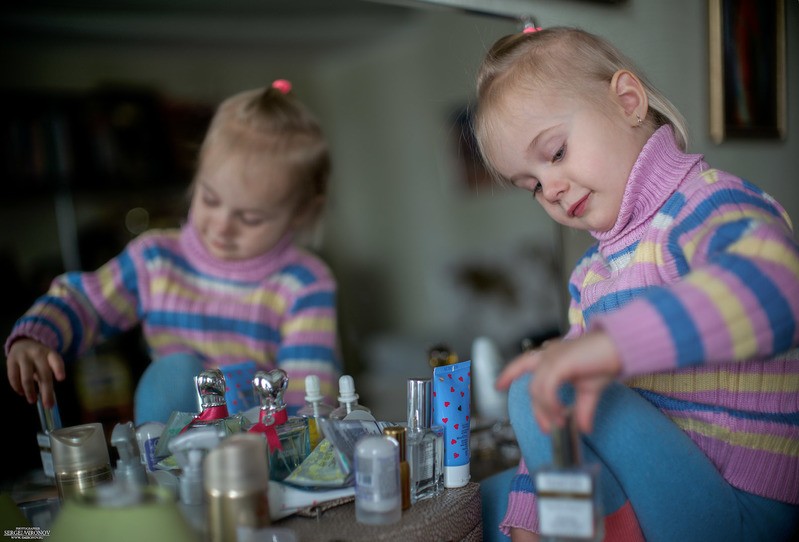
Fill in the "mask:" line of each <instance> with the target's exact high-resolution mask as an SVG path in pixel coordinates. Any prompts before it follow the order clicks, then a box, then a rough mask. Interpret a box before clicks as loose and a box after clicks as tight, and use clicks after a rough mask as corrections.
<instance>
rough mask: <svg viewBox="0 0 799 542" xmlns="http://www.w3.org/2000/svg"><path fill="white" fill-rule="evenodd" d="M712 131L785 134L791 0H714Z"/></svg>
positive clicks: (717, 136) (724, 136)
mask: <svg viewBox="0 0 799 542" xmlns="http://www.w3.org/2000/svg"><path fill="white" fill-rule="evenodd" d="M708 21H709V24H710V27H709V40H710V42H709V52H710V59H709V60H710V62H709V67H710V136H711V138H712V139H713V141H715V142H716V143H721V142H723V141H725V140H728V139H732V138H761V139H762V138H767V139H768V138H777V139H779V138H784V137H785V132H786V124H787V119H786V82H785V79H786V68H785V0H708Z"/></svg>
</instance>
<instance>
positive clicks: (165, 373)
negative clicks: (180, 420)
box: [133, 354, 204, 425]
mask: <svg viewBox="0 0 799 542" xmlns="http://www.w3.org/2000/svg"><path fill="white" fill-rule="evenodd" d="M203 368H204V367H203V363H202V360H201V359H200V358H198V357H197V356H194V355H192V354H172V355H169V356H164V357H162V358H158V359H154V360H153V361H152V362H151V363H150V365H148V366H147V368H146V369H145V370H144V373H142V376H141V378H140V379H139V383H138V384H137V385H136V392H135V394H134V398H133V418H134V423H135V424H136V425H140V424H142V423H144V422H161V423H166V422H167V420H169V416H170V415H171V414H172V412H173V411H175V410H177V411H180V412H197V411H198V404H197V387H196V385H195V383H194V377H195V376H197V375H198V374H200V373H201V372H202V370H203Z"/></svg>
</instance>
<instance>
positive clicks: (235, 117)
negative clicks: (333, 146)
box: [6, 80, 341, 424]
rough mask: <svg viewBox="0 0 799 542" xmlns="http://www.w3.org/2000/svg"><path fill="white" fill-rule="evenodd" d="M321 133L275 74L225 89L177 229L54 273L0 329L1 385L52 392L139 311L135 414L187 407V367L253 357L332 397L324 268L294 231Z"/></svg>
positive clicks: (313, 212)
mask: <svg viewBox="0 0 799 542" xmlns="http://www.w3.org/2000/svg"><path fill="white" fill-rule="evenodd" d="M329 172H330V157H329V151H328V144H327V141H326V139H325V136H324V134H323V132H322V130H321V127H320V126H319V124H318V122H317V121H316V119H315V118H314V116H313V115H312V114H311V112H310V111H309V110H308V109H307V108H306V107H305V106H304V105H303V104H302V103H301V102H299V101H298V100H297V98H296V97H295V96H294V95H293V93H292V92H291V85H290V83H289V82H288V81H285V80H278V81H276V82H275V83H273V84H272V85H271V86H269V87H267V88H261V89H255V90H249V91H245V92H241V93H238V94H236V95H234V96H231V97H230V98H228V99H227V100H225V101H224V102H223V103H222V104H221V105H220V106H219V108H218V109H217V111H216V114H215V115H214V118H213V119H212V122H211V125H210V127H209V129H208V132H207V134H206V137H205V140H204V141H203V144H202V147H201V149H200V154H199V161H198V169H197V172H196V175H195V178H194V180H193V183H192V186H191V206H190V210H189V215H188V220H187V222H186V224H185V225H184V226H183V227H182V228H180V229H179V230H154V231H150V232H147V233H144V234H142V235H140V236H138V237H137V238H135V239H134V240H133V241H131V242H130V243H129V244H128V246H126V247H125V249H124V250H123V251H122V253H121V254H119V255H118V256H116V257H115V258H113V259H111V260H110V261H109V262H108V263H106V264H104V265H103V266H102V267H100V268H99V269H98V270H96V271H94V272H70V273H66V274H64V275H61V276H59V277H57V278H56V279H55V280H54V281H53V283H52V285H51V287H50V290H49V291H48V292H47V293H46V294H45V295H44V296H42V297H40V298H39V299H37V300H36V301H35V303H34V304H33V306H32V307H31V308H30V309H29V310H28V311H27V312H26V313H25V314H24V315H23V316H22V317H21V318H20V319H19V320H18V321H17V323H16V324H15V326H14V328H13V330H12V332H11V334H10V336H9V337H8V339H7V341H6V355H7V360H8V361H7V369H8V378H9V382H10V383H11V387H12V388H13V389H14V390H15V391H16V392H17V393H19V394H20V395H24V396H25V397H26V398H27V400H28V402H29V403H34V402H35V401H36V399H37V396H38V394H41V397H42V400H43V403H44V406H46V407H49V406H52V405H53V404H54V400H55V399H54V392H53V378H54V377H55V378H56V379H57V380H59V381H61V380H64V378H65V377H66V373H65V368H64V363H65V361H66V362H70V361H74V360H75V359H76V358H78V357H80V356H81V355H82V354H84V353H85V352H86V351H87V350H89V349H90V348H91V347H93V346H95V345H97V344H99V343H100V342H102V341H103V340H104V339H106V338H107V337H110V336H112V335H114V334H117V333H120V332H123V331H125V330H129V329H131V328H133V327H134V326H135V325H137V324H141V327H142V332H143V335H144V338H145V340H146V343H147V346H148V348H149V353H150V355H151V357H152V362H151V363H150V364H149V365H148V367H147V368H146V369H145V371H144V373H143V375H142V377H141V379H140V380H139V382H138V385H137V387H136V390H135V396H134V417H135V422H136V423H137V424H140V423H143V422H146V421H160V422H164V423H165V422H166V421H167V419H168V417H169V415H170V414H171V413H172V412H173V411H175V410H178V411H184V412H195V411H196V410H197V401H196V390H195V385H194V376H196V375H197V374H199V373H200V372H201V371H202V370H203V369H204V368H207V367H216V366H221V367H224V366H230V365H234V364H240V363H243V362H248V361H255V362H256V366H257V368H258V369H260V370H268V369H271V368H274V367H280V368H282V369H283V370H285V371H286V372H287V373H288V375H289V378H290V379H291V380H290V387H289V389H288V391H287V392H286V395H285V399H286V401H287V403H288V404H289V407H290V408H298V407H300V406H302V405H303V404H304V382H305V376H306V375H308V374H315V375H317V376H319V379H320V382H321V389H322V393H323V394H324V395H326V396H327V397H328V398H329V400H331V401H332V400H333V398H334V397H335V390H336V385H337V382H338V377H339V376H340V373H341V369H340V361H339V353H338V344H337V332H336V288H337V287H336V281H335V279H334V277H333V276H332V274H331V272H330V270H329V269H328V267H327V265H326V264H325V263H324V262H323V261H322V260H321V259H320V258H318V257H317V256H315V255H313V254H311V253H310V252H309V251H307V250H305V249H302V248H300V247H299V246H298V245H297V244H295V242H294V237H295V234H296V233H298V232H299V231H300V230H302V229H303V228H306V227H309V226H311V225H312V224H313V222H314V221H315V220H316V219H317V218H318V215H319V213H320V212H321V210H322V206H323V203H324V200H325V196H326V190H327V182H328V176H329Z"/></svg>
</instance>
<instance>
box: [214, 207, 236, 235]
mask: <svg viewBox="0 0 799 542" xmlns="http://www.w3.org/2000/svg"><path fill="white" fill-rule="evenodd" d="M214 226H215V229H216V231H217V232H218V233H219V235H231V234H232V233H233V232H234V222H233V216H232V215H231V214H230V213H228V212H226V211H222V210H220V211H219V212H218V213H217V214H216V216H215V217H214Z"/></svg>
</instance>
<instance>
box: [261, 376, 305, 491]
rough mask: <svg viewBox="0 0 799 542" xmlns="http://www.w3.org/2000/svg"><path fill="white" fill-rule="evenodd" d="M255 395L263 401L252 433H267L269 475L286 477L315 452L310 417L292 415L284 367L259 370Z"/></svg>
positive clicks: (278, 477) (274, 477)
mask: <svg viewBox="0 0 799 542" xmlns="http://www.w3.org/2000/svg"><path fill="white" fill-rule="evenodd" d="M252 386H253V390H254V391H255V395H256V396H257V397H258V398H259V400H260V402H261V408H260V412H259V415H258V423H256V424H255V425H253V426H252V427H251V428H250V429H249V432H251V433H263V434H264V435H265V437H266V443H267V448H268V454H269V477H270V478H271V479H272V480H275V481H278V482H279V481H282V480H284V479H285V478H286V477H287V476H288V475H289V474H291V473H292V471H294V469H296V468H297V467H299V466H300V463H302V462H303V460H304V459H305V458H306V457H308V454H310V453H311V446H310V436H309V432H308V419H307V418H300V417H293V416H292V417H289V416H288V413H287V411H286V403H285V401H284V400H283V394H284V393H285V392H286V389H287V388H288V386H289V377H288V375H287V374H286V371H284V370H282V369H272V370H271V371H269V372H266V371H257V372H256V373H255V377H254V378H253V380H252Z"/></svg>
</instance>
